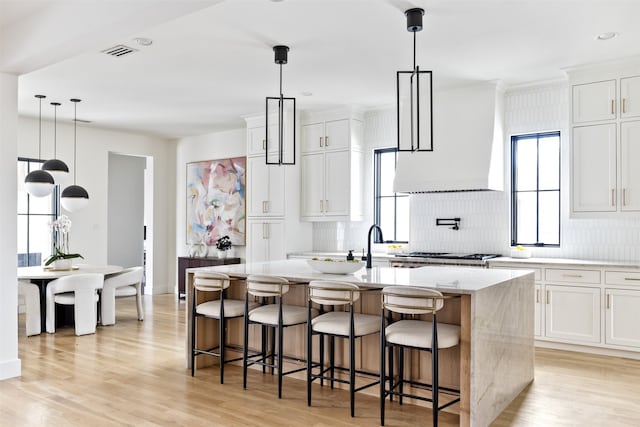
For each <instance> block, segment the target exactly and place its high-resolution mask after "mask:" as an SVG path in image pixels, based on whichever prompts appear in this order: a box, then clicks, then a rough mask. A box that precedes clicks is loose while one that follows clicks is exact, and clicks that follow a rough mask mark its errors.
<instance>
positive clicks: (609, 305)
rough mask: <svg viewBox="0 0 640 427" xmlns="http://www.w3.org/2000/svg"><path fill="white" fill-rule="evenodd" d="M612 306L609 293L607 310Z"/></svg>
mask: <svg viewBox="0 0 640 427" xmlns="http://www.w3.org/2000/svg"><path fill="white" fill-rule="evenodd" d="M610 308H611V294H607V310H609V309H610Z"/></svg>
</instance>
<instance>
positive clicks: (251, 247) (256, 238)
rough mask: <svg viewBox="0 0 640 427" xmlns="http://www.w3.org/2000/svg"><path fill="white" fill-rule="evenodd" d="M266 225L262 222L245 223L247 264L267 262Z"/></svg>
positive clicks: (267, 242)
mask: <svg viewBox="0 0 640 427" xmlns="http://www.w3.org/2000/svg"><path fill="white" fill-rule="evenodd" d="M267 237H268V231H267V224H266V223H264V222H263V221H248V222H247V247H246V256H247V262H263V261H268V253H269V250H268V247H269V241H268V240H267Z"/></svg>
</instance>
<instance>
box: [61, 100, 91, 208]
mask: <svg viewBox="0 0 640 427" xmlns="http://www.w3.org/2000/svg"><path fill="white" fill-rule="evenodd" d="M69 101H71V102H73V185H70V186H68V187H67V188H65V189H64V190H63V191H62V196H61V197H60V204H61V205H62V207H63V208H64V209H65V210H67V211H69V212H75V211H78V210H80V209H82V208H84V207H86V206H87V205H88V204H89V193H87V190H85V189H84V188H82V187H80V186H79V185H76V177H77V174H78V161H77V156H76V151H77V149H76V146H77V127H78V116H77V106H78V102H80V100H79V99H75V98H73V99H70V100H69Z"/></svg>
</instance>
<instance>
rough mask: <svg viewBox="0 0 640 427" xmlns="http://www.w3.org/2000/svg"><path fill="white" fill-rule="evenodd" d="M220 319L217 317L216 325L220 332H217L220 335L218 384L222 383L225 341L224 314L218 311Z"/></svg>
mask: <svg viewBox="0 0 640 427" xmlns="http://www.w3.org/2000/svg"><path fill="white" fill-rule="evenodd" d="M220 314H221V316H220V319H218V325H219V327H220V333H219V334H218V335H219V336H220V344H219V350H220V357H219V360H220V384H224V342H225V339H226V337H225V331H224V329H225V322H224V314H223V313H220Z"/></svg>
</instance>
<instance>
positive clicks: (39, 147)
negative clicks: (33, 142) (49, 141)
mask: <svg viewBox="0 0 640 427" xmlns="http://www.w3.org/2000/svg"><path fill="white" fill-rule="evenodd" d="M39 99H40V108H39V110H40V111H39V112H38V161H40V159H41V158H42V98H39Z"/></svg>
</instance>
